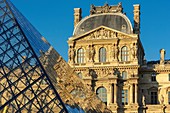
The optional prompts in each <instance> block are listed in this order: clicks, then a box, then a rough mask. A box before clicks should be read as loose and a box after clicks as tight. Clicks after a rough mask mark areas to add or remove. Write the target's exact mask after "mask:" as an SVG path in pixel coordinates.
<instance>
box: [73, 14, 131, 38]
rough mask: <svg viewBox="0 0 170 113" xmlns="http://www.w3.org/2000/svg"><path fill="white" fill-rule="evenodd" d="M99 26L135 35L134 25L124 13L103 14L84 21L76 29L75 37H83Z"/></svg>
mask: <svg viewBox="0 0 170 113" xmlns="http://www.w3.org/2000/svg"><path fill="white" fill-rule="evenodd" d="M99 26H106V27H109V28H112V29H115V30H118V31H121V32H124V33H127V34H131V33H133V29H132V25H131V22H130V21H129V19H128V18H127V16H126V15H124V14H123V13H103V14H95V15H90V16H88V17H86V18H84V19H82V20H81V21H80V22H79V23H78V24H77V26H76V27H75V29H74V32H73V35H74V36H77V35H81V34H84V33H86V32H88V31H90V30H93V29H95V28H97V27H99Z"/></svg>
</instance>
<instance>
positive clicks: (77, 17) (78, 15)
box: [74, 8, 81, 27]
mask: <svg viewBox="0 0 170 113" xmlns="http://www.w3.org/2000/svg"><path fill="white" fill-rule="evenodd" d="M80 20H81V8H74V27H75V26H76V25H77V24H78V23H79V22H80Z"/></svg>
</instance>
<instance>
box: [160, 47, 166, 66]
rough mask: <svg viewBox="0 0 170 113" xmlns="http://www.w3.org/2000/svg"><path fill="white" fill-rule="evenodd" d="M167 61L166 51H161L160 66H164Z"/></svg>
mask: <svg viewBox="0 0 170 113" xmlns="http://www.w3.org/2000/svg"><path fill="white" fill-rule="evenodd" d="M164 61H165V49H161V50H160V64H164Z"/></svg>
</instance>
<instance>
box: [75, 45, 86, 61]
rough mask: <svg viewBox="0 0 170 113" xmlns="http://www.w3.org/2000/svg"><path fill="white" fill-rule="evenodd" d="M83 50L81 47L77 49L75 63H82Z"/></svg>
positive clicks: (83, 57)
mask: <svg viewBox="0 0 170 113" xmlns="http://www.w3.org/2000/svg"><path fill="white" fill-rule="evenodd" d="M84 59H85V51H84V49H83V48H79V49H78V50H77V63H84Z"/></svg>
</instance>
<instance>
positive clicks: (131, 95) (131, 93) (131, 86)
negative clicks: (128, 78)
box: [129, 84, 133, 104]
mask: <svg viewBox="0 0 170 113" xmlns="http://www.w3.org/2000/svg"><path fill="white" fill-rule="evenodd" d="M129 94H130V104H131V103H133V84H131V85H130V93H129Z"/></svg>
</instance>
